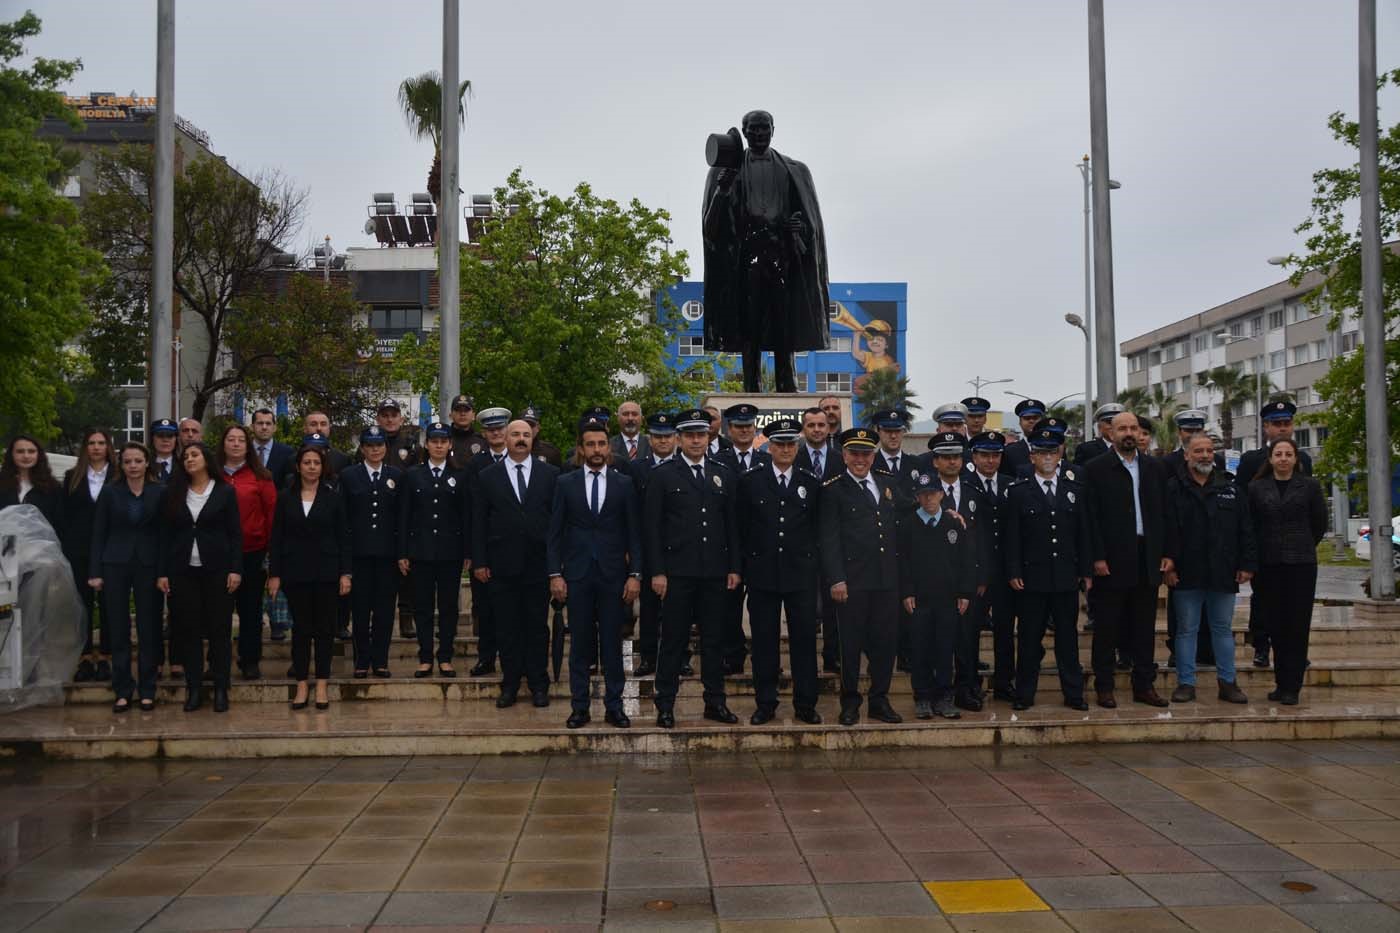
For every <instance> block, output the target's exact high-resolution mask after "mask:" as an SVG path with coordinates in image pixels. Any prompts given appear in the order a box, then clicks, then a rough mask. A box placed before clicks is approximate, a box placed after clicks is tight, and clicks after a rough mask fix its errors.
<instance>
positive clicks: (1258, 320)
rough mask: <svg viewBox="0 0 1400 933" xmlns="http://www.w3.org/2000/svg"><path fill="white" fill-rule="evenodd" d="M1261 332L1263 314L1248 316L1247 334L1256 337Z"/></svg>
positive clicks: (1262, 331) (1262, 330)
mask: <svg viewBox="0 0 1400 933" xmlns="http://www.w3.org/2000/svg"><path fill="white" fill-rule="evenodd" d="M1262 333H1264V317H1263V315H1260V316H1259V317H1252V318H1250V319H1249V335H1250V336H1251V337H1258V336H1259V335H1260V334H1262Z"/></svg>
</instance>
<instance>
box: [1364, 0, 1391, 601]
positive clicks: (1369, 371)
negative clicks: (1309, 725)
mask: <svg viewBox="0 0 1400 933" xmlns="http://www.w3.org/2000/svg"><path fill="white" fill-rule="evenodd" d="M1359 11H1360V30H1359V32H1360V36H1359V39H1360V42H1359V46H1360V48H1359V55H1358V56H1357V57H1358V65H1359V68H1358V71H1359V74H1358V84H1359V87H1360V94H1361V102H1360V107H1359V108H1358V116H1359V118H1360V121H1361V133H1360V135H1361V327H1362V330H1363V333H1364V335H1365V336H1364V338H1363V341H1362V343H1363V345H1362V352H1363V353H1364V354H1365V372H1366V489H1367V497H1368V498H1369V499H1370V502H1371V598H1373V599H1394V598H1395V571H1394V568H1393V567H1392V566H1391V556H1390V554H1391V545H1390V535H1389V534H1388V532H1389V530H1390V505H1391V503H1390V476H1391V469H1390V457H1391V447H1390V426H1389V424H1388V422H1387V419H1388V412H1387V411H1386V391H1385V320H1384V317H1383V315H1384V313H1385V307H1384V301H1383V298H1382V292H1381V221H1380V165H1379V162H1378V155H1377V138H1376V137H1377V133H1378V132H1379V130H1378V120H1379V116H1378V114H1377V108H1376V0H1360V3H1359Z"/></svg>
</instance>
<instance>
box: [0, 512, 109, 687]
mask: <svg viewBox="0 0 1400 933" xmlns="http://www.w3.org/2000/svg"><path fill="white" fill-rule="evenodd" d="M8 606H13V608H14V610H17V611H9V610H6V611H4V612H3V613H0V712H9V711H11V710H17V709H23V708H24V707H26V706H38V705H40V704H46V703H62V702H63V683H64V681H66V680H67V679H68V676H69V674H71V673H72V671H73V669H74V667H76V665H77V663H78V656H79V655H81V654H82V651H83V642H84V637H83V636H84V631H83V624H84V622H87V624H89V625H91V624H92V623H91V620H85V619H84V618H83V605H82V603H81V601H79V599H78V590H77V587H75V586H74V585H73V570H72V568H71V567H70V566H69V564H68V559H67V558H65V557H64V556H63V548H62V547H61V546H60V545H59V543H58V535H57V534H55V533H54V530H53V528H52V527H50V526H49V523H48V521H47V520H46V519H45V518H44V516H43V515H42V514H41V513H40V512H39V510H38V509H36V508H35V507H34V506H32V505H14V506H10V507H9V508H7V509H0V607H8Z"/></svg>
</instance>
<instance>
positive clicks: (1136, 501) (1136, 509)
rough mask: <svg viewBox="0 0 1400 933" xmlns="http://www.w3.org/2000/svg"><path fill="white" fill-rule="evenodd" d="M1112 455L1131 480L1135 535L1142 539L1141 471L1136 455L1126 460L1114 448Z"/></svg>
mask: <svg viewBox="0 0 1400 933" xmlns="http://www.w3.org/2000/svg"><path fill="white" fill-rule="evenodd" d="M1113 453H1114V454H1115V455H1117V457H1118V462H1119V463H1121V464H1123V469H1125V470H1127V471H1128V475H1129V476H1131V477H1132V478H1133V518H1134V520H1135V521H1136V522H1137V535H1138V537H1139V538H1141V537H1142V534H1143V531H1142V471H1141V470H1140V469H1139V468H1138V457H1139V455H1138V454H1134V455H1133V459H1131V460H1128V459H1126V458H1124V456H1123V455H1122V454H1121V453H1119V452H1118V449H1117V448H1114V450H1113Z"/></svg>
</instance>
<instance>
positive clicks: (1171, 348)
mask: <svg viewBox="0 0 1400 933" xmlns="http://www.w3.org/2000/svg"><path fill="white" fill-rule="evenodd" d="M1174 359H1176V344H1174V343H1169V344H1167V345H1166V346H1165V347H1163V348H1162V362H1163V363H1170V362H1171V361H1172V360H1174Z"/></svg>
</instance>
